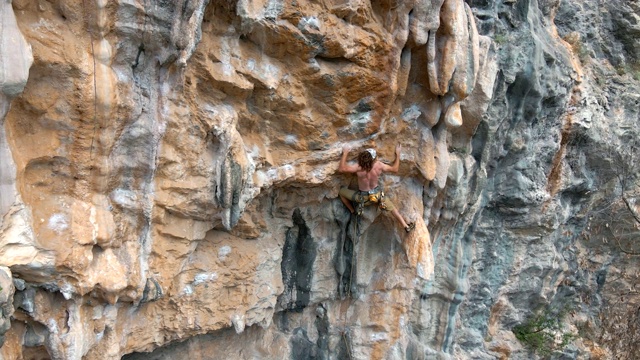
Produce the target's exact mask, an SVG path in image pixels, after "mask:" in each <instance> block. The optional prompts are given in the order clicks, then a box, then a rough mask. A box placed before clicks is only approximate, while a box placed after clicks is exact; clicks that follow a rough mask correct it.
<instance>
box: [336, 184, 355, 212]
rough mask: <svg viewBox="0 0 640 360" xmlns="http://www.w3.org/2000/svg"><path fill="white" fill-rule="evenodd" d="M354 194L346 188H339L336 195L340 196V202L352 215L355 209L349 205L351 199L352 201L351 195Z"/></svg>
mask: <svg viewBox="0 0 640 360" xmlns="http://www.w3.org/2000/svg"><path fill="white" fill-rule="evenodd" d="M355 193H356V192H355V191H353V190H351V189H348V188H346V187H342V188H340V192H339V193H338V194H339V195H340V200H341V201H342V203H343V204H344V205H345V206H346V207H347V209H349V211H350V212H351V213H352V214H353V213H354V212H355V211H356V209H354V208H353V204H352V203H351V199H353V195H354V194H355Z"/></svg>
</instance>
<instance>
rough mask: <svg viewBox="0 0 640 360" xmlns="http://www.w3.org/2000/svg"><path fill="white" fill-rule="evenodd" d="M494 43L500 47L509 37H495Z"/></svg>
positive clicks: (497, 35) (499, 35) (501, 35)
mask: <svg viewBox="0 0 640 360" xmlns="http://www.w3.org/2000/svg"><path fill="white" fill-rule="evenodd" d="M493 41H495V43H496V44H498V45H502V44H504V43H506V42H507V37H506V36H505V35H503V34H496V35H495V36H494V37H493Z"/></svg>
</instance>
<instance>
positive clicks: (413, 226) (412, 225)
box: [404, 222, 416, 233]
mask: <svg viewBox="0 0 640 360" xmlns="http://www.w3.org/2000/svg"><path fill="white" fill-rule="evenodd" d="M415 228H416V223H413V222H411V223H409V224H407V227H406V228H404V231H406V232H408V233H409V232H411V230H413V229H415Z"/></svg>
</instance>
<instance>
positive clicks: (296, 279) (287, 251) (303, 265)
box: [278, 208, 317, 312]
mask: <svg viewBox="0 0 640 360" xmlns="http://www.w3.org/2000/svg"><path fill="white" fill-rule="evenodd" d="M292 219H293V226H292V227H291V228H289V230H288V231H287V233H286V240H285V244H284V248H283V254H282V264H281V269H282V282H283V284H284V292H283V293H282V295H280V297H278V304H279V307H280V308H282V309H286V310H293V311H297V312H300V311H302V310H303V309H304V308H305V307H307V305H309V300H310V295H311V294H310V293H311V285H312V278H313V265H314V262H315V259H316V250H317V245H316V244H315V242H314V240H313V238H312V237H311V234H310V230H309V227H308V226H307V223H306V221H305V220H304V218H303V217H302V213H301V211H300V209H299V208H296V209H295V210H294V211H293V216H292Z"/></svg>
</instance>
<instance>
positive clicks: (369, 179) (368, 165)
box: [338, 145, 416, 232]
mask: <svg viewBox="0 0 640 360" xmlns="http://www.w3.org/2000/svg"><path fill="white" fill-rule="evenodd" d="M350 150H351V149H350V148H349V147H348V146H344V147H343V148H342V158H340V165H339V166H338V171H340V172H344V173H355V174H356V175H357V176H358V189H359V190H360V191H354V190H351V189H348V188H346V187H342V188H341V189H340V193H339V194H340V200H342V202H343V203H344V204H345V205H346V206H347V208H349V211H351V213H352V214H353V213H354V212H356V209H355V208H354V207H353V204H352V203H351V201H353V202H355V203H356V207H357V208H358V210H357V213H358V215H359V214H361V213H362V208H363V207H364V206H367V205H373V204H378V206H379V207H380V208H381V209H383V210H387V211H391V213H392V214H393V216H395V217H396V219H398V221H399V222H400V224H401V225H402V227H403V228H404V230H405V231H406V232H410V231H411V230H413V229H414V228H415V226H416V225H415V223H413V222H412V223H409V224H407V223H406V221H404V218H403V217H402V215H400V212H398V209H396V208H395V206H394V205H393V203H392V202H391V201H390V200H389V199H387V198H385V195H384V192H383V191H382V188H381V187H380V186H378V177H380V175H381V174H382V172H385V171H386V172H398V170H399V169H400V150H401V147H400V145H397V146H396V159H395V160H394V161H393V165H391V166H389V165H387V164H385V163H383V162H381V161H378V160H377V156H376V151H375V150H374V149H366V150H364V151H362V152H361V153H360V154H359V155H358V163H357V164H348V163H347V156H348V155H349V151H350Z"/></svg>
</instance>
